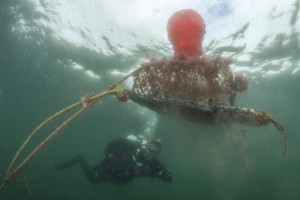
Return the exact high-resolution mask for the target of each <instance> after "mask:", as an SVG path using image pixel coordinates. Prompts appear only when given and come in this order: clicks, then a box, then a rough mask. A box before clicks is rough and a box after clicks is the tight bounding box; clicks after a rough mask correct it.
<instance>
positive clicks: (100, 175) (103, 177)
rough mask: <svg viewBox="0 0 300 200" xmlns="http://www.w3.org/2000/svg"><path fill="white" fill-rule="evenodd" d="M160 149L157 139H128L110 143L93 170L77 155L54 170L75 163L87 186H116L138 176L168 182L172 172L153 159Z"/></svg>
mask: <svg viewBox="0 0 300 200" xmlns="http://www.w3.org/2000/svg"><path fill="white" fill-rule="evenodd" d="M160 150H161V142H160V140H159V139H157V138H153V139H152V140H150V141H146V140H144V139H141V138H138V137H135V136H128V137H127V138H118V139H114V140H113V141H111V142H110V143H109V144H108V145H107V147H106V149H105V152H104V153H105V157H104V159H103V160H101V162H100V164H98V165H96V166H94V167H90V166H89V164H88V163H87V162H86V160H85V159H84V157H83V156H81V155H78V156H75V157H73V158H71V159H70V160H69V161H67V162H64V163H61V164H58V165H56V166H55V167H56V168H57V169H67V168H69V167H72V166H74V165H76V164H79V165H80V167H81V168H82V170H83V172H84V174H85V176H86V177H87V178H88V180H89V181H90V182H91V183H101V182H106V181H111V182H113V183H114V184H116V185H119V184H126V183H128V182H129V181H131V180H133V179H134V178H135V177H139V176H146V177H154V178H159V179H161V180H163V181H165V182H167V183H171V182H172V181H173V177H172V173H171V172H170V171H168V170H167V168H166V167H165V166H164V164H162V163H161V162H160V161H159V160H158V159H156V158H155V156H156V155H157V154H158V153H159V152H160Z"/></svg>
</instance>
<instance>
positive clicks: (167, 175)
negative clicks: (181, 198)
mask: <svg viewBox="0 0 300 200" xmlns="http://www.w3.org/2000/svg"><path fill="white" fill-rule="evenodd" d="M158 178H160V179H162V180H163V181H165V182H167V183H172V182H173V174H172V172H169V171H168V170H167V169H164V170H161V171H159V172H158Z"/></svg>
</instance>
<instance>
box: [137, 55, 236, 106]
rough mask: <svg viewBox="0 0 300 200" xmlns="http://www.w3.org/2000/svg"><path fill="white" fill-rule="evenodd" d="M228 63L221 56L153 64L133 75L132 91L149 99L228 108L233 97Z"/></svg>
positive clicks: (163, 61)
mask: <svg viewBox="0 0 300 200" xmlns="http://www.w3.org/2000/svg"><path fill="white" fill-rule="evenodd" d="M230 63H231V61H230V60H229V59H224V58H221V57H213V58H207V57H200V58H197V59H183V60H180V59H163V60H159V61H153V62H150V63H147V64H144V66H143V67H142V69H141V70H140V71H139V72H137V73H135V74H134V75H133V78H134V79H133V80H134V84H133V87H132V91H131V92H133V93H134V94H135V95H137V96H139V97H140V98H144V99H148V100H151V99H156V100H157V99H159V100H164V101H168V100H185V101H190V102H194V103H195V102H196V103H197V104H202V105H208V104H213V105H229V104H230V102H231V99H232V98H233V96H234V94H235V92H234V90H233V84H232V83H233V76H232V73H231V70H230V66H229V64H230Z"/></svg>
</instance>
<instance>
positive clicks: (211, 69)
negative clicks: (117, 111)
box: [128, 56, 287, 152]
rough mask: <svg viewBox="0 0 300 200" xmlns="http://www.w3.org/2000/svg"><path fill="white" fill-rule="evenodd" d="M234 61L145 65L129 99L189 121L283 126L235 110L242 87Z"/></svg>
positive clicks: (261, 115)
mask: <svg viewBox="0 0 300 200" xmlns="http://www.w3.org/2000/svg"><path fill="white" fill-rule="evenodd" d="M230 63H231V60H230V59H226V58H221V57H219V56H218V57H211V58H208V57H200V58H183V59H176V58H172V59H166V58H165V59H162V60H159V61H152V62H149V63H146V64H143V65H142V67H141V68H140V70H137V71H136V72H135V73H134V74H133V75H132V77H133V86H132V89H131V90H129V91H128V95H129V98H130V99H131V100H132V101H135V102H136V103H138V104H140V105H142V106H145V107H147V108H149V109H151V110H154V111H156V112H158V113H160V114H171V115H175V114H179V115H181V116H183V117H185V118H187V119H189V120H193V121H198V122H200V121H206V122H212V123H218V124H223V123H240V124H245V125H253V126H261V125H267V124H269V123H273V124H274V126H275V127H276V128H277V129H278V130H279V131H280V132H281V133H282V134H283V135H284V137H285V152H287V144H286V139H287V137H286V134H285V132H284V128H283V126H282V125H281V124H280V123H279V122H277V121H276V120H275V119H273V118H272V117H271V116H270V115H268V114H267V113H266V112H263V111H261V110H258V109H253V108H243V107H236V106H234V99H235V96H236V94H237V92H238V91H241V90H240V89H239V88H238V83H236V81H235V80H234V78H233V74H232V72H231V69H230Z"/></svg>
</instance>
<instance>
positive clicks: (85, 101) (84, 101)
mask: <svg viewBox="0 0 300 200" xmlns="http://www.w3.org/2000/svg"><path fill="white" fill-rule="evenodd" d="M111 88H112V89H111ZM111 88H109V89H107V90H105V91H104V92H101V93H98V94H95V95H92V96H89V97H83V98H81V101H79V102H76V103H74V104H72V105H70V106H67V107H66V108H63V109H62V110H60V111H58V112H56V113H55V114H53V115H51V116H50V117H48V118H47V119H46V120H45V121H43V122H42V123H41V124H40V125H38V126H37V127H36V128H35V129H34V130H33V131H32V132H31V133H30V135H29V136H28V137H27V138H26V140H25V141H24V143H23V144H22V145H21V146H20V148H19V149H18V151H17V153H16V154H15V156H14V157H13V159H12V161H11V163H10V165H9V167H8V169H7V172H6V176H5V179H4V181H3V183H2V185H1V186H0V191H1V190H2V189H3V187H4V186H5V185H6V183H8V182H9V181H10V180H11V179H13V178H14V177H15V176H16V174H17V173H19V172H20V171H21V169H22V168H24V166H25V165H26V164H27V163H28V161H29V160H31V158H32V157H33V156H34V155H35V154H36V153H37V152H38V150H39V149H40V148H41V147H43V146H45V145H46V144H47V143H48V142H49V141H50V140H51V139H52V138H53V136H55V135H57V134H58V132H59V131H61V130H62V129H63V128H64V127H65V126H66V125H68V124H69V123H70V122H71V121H73V120H74V119H75V118H76V117H77V116H78V115H79V114H80V113H82V112H83V111H84V110H85V109H86V108H88V107H89V106H90V105H91V104H92V103H94V102H96V101H97V100H99V99H100V98H102V97H104V96H107V95H109V94H116V95H118V94H120V92H122V91H123V88H122V87H121V86H119V85H115V87H111ZM79 105H82V108H81V109H80V110H79V111H78V112H76V113H75V114H73V115H72V116H71V117H70V118H68V119H67V120H66V121H65V122H63V123H62V125H61V126H59V127H57V129H56V130H55V131H53V132H52V133H51V134H50V135H49V136H48V137H47V138H46V139H44V140H43V141H42V142H41V143H40V144H39V145H38V146H37V147H36V148H35V149H34V150H33V151H32V152H31V153H30V154H29V155H28V156H27V157H26V158H25V159H24V160H23V161H22V162H21V163H20V164H19V165H18V166H17V167H16V168H15V169H14V170H11V169H12V167H13V165H14V164H15V162H16V160H17V158H18V157H19V155H20V153H21V151H22V150H23V149H24V147H25V146H26V145H27V144H28V142H29V141H30V140H31V138H32V137H33V136H34V135H35V134H36V133H37V132H38V131H39V130H40V129H41V128H42V127H44V126H45V125H46V124H48V123H49V122H50V121H51V120H53V119H55V118H56V117H58V116H61V115H62V114H64V113H66V112H67V111H70V110H72V109H74V108H76V107H77V106H79Z"/></svg>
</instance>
